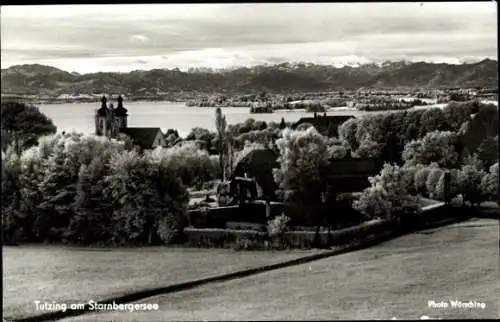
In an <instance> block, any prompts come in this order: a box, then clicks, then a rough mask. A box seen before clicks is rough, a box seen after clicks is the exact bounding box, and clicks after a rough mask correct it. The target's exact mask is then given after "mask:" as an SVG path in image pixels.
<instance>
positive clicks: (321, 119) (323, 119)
mask: <svg viewBox="0 0 500 322" xmlns="http://www.w3.org/2000/svg"><path fill="white" fill-rule="evenodd" d="M354 117H355V116H354V115H327V116H323V115H318V116H317V117H316V118H314V117H303V118H301V119H300V120H298V121H297V123H295V124H294V126H298V125H300V124H303V123H310V124H313V125H320V124H322V125H326V124H328V125H329V124H330V123H334V124H336V125H340V124H342V123H344V122H345V121H347V120H349V119H351V118H354Z"/></svg>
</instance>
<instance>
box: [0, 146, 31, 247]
mask: <svg viewBox="0 0 500 322" xmlns="http://www.w3.org/2000/svg"><path fill="white" fill-rule="evenodd" d="M20 175H21V160H20V158H19V156H18V155H17V154H16V153H15V152H14V150H13V149H12V148H9V149H7V151H6V153H5V155H3V157H2V224H3V225H2V226H3V237H4V241H6V242H13V243H15V242H19V241H25V240H26V238H27V237H28V236H26V234H27V231H26V230H25V229H26V228H27V227H26V223H25V214H24V213H23V212H22V211H21V202H22V195H21V188H22V186H21V181H20Z"/></svg>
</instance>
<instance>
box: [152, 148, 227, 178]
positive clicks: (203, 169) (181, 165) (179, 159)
mask: <svg viewBox="0 0 500 322" xmlns="http://www.w3.org/2000/svg"><path fill="white" fill-rule="evenodd" d="M152 157H153V159H154V160H157V161H159V162H166V163H168V164H169V167H170V168H172V169H175V170H176V175H177V176H178V177H179V178H180V179H181V181H182V183H183V184H184V185H186V186H188V187H193V186H196V187H201V185H202V184H203V182H206V181H209V180H213V179H215V178H216V174H217V173H218V171H216V169H214V168H213V164H212V161H211V160H210V155H209V154H208V152H207V151H205V150H201V149H199V148H198V147H197V146H196V145H195V144H194V143H192V142H186V143H184V144H182V145H180V146H175V147H172V148H168V149H165V148H161V147H158V148H156V149H155V150H154V151H153V152H152Z"/></svg>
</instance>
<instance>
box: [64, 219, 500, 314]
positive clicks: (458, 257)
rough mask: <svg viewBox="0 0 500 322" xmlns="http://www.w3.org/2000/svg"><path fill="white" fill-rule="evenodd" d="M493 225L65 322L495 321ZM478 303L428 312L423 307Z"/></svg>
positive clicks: (457, 228) (398, 242)
mask: <svg viewBox="0 0 500 322" xmlns="http://www.w3.org/2000/svg"><path fill="white" fill-rule="evenodd" d="M498 242H499V235H498V220H488V219H480V220H471V221H468V222H465V223H460V224H454V225H451V226H446V227H441V228H437V229H433V230H427V231H423V232H420V233H415V234H411V235H407V236H403V237H400V238H397V239H394V240H391V241H389V242H387V243H384V244H382V245H379V246H375V247H373V248H369V249H365V250H362V251H358V252H353V253H348V254H344V255H339V256H335V257H331V258H328V259H324V260H320V261H316V262H313V263H311V264H305V265H298V266H294V267H291V268H286V269H280V270H276V271H271V272H268V273H263V274H259V275H255V276H252V277H249V278H244V279H240V280H232V281H229V282H224V283H219V284H211V285H206V286H203V287H200V288H196V289H192V290H188V291H182V292H178V293H173V294H168V295H163V296H156V297H152V298H148V299H145V300H144V301H142V303H158V304H159V307H160V310H159V311H155V312H147V313H145V312H143V313H139V312H134V313H116V312H114V313H100V314H89V315H84V316H80V317H77V318H71V319H67V320H66V321H74V320H77V321H95V320H99V321H104V320H106V321H110V320H115V321H132V320H136V321H137V320H139V321H172V320H177V321H179V320H276V319H279V320H316V319H327V320H335V319H347V320H349V319H391V318H392V317H397V318H398V319H418V318H420V317H421V316H423V315H427V316H429V317H431V318H456V319H460V318H498V315H499V304H498V294H499V291H500V290H499V289H498V273H499V268H498V262H499V250H498ZM430 300H434V301H436V302H440V301H449V300H461V301H463V302H466V301H470V300H472V301H478V302H484V303H486V308H485V309H480V308H479V309H451V308H450V309H431V308H429V307H428V301H430Z"/></svg>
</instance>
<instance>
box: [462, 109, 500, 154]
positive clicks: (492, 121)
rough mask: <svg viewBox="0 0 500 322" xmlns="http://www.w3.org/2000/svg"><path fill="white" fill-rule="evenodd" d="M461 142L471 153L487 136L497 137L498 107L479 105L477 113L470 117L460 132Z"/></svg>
mask: <svg viewBox="0 0 500 322" xmlns="http://www.w3.org/2000/svg"><path fill="white" fill-rule="evenodd" d="M460 134H461V141H462V142H463V144H464V146H465V147H467V148H468V149H469V151H471V152H472V153H474V152H476V150H477V148H478V147H479V146H480V145H481V143H482V142H483V141H484V140H485V139H486V138H487V137H488V136H493V137H495V136H497V135H498V107H496V106H495V105H492V104H491V105H480V106H479V108H478V111H477V113H475V114H473V115H472V116H470V118H469V119H468V120H467V122H466V123H465V124H464V126H463V128H462V129H461V131H460Z"/></svg>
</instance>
